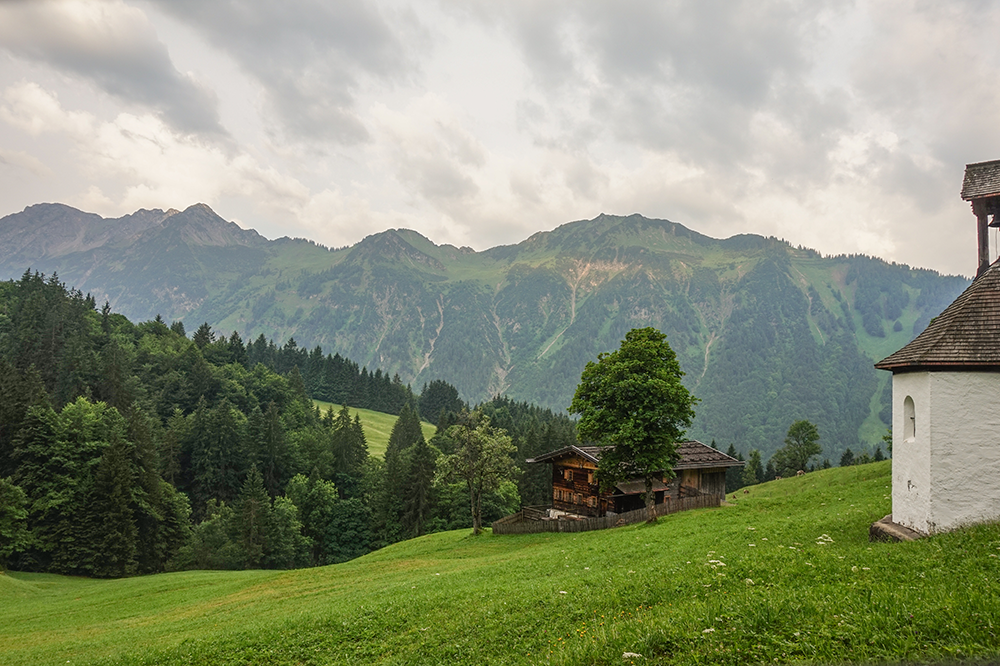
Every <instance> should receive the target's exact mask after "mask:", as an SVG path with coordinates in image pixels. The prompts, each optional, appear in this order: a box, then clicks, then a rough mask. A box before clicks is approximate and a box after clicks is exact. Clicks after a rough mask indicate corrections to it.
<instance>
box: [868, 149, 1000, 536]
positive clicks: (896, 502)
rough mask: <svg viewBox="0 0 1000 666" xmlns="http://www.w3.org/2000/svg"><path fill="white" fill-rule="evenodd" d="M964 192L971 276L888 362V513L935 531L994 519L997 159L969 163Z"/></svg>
mask: <svg viewBox="0 0 1000 666" xmlns="http://www.w3.org/2000/svg"><path fill="white" fill-rule="evenodd" d="M962 198H963V199H965V200H967V201H970V202H971V203H972V209H973V212H974V213H975V214H976V218H977V220H978V223H979V269H978V271H977V275H976V279H975V280H974V281H973V283H972V284H971V285H970V286H969V288H968V289H966V290H965V291H964V292H963V293H962V294H961V295H960V296H959V297H958V298H957V299H955V301H954V302H953V303H952V304H951V305H949V306H948V307H947V308H946V309H945V310H944V312H942V313H941V314H940V315H939V316H938V317H936V318H935V319H933V320H932V321H931V323H930V325H928V326H927V328H926V329H925V330H924V331H923V332H922V333H921V334H920V335H918V336H917V337H916V338H914V339H913V341H912V342H910V343H909V344H907V345H906V346H905V347H903V348H902V349H900V350H899V351H897V352H896V353H894V354H892V355H891V356H888V357H886V358H885V359H883V360H881V361H879V362H878V363H876V364H875V367H876V368H879V369H881V370H890V371H891V372H892V518H891V521H892V522H893V523H895V524H897V525H901V526H903V527H906V528H909V529H911V530H914V531H916V532H919V533H921V534H934V533H937V532H946V531H948V530H952V529H955V528H956V527H961V526H963V525H968V524H973V523H979V522H986V521H991V520H1000V409H997V407H998V406H1000V259H998V260H997V261H996V262H994V263H992V264H990V263H989V237H988V235H987V234H988V227H993V226H1000V160H997V161H993V162H983V163H979V164H970V165H968V167H966V173H965V182H964V184H963V187H962Z"/></svg>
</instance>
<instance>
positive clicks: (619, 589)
mask: <svg viewBox="0 0 1000 666" xmlns="http://www.w3.org/2000/svg"><path fill="white" fill-rule="evenodd" d="M888 486H889V463H888V462H886V463H876V464H874V465H867V466H863V467H851V468H846V469H832V470H827V471H823V472H816V473H814V474H809V475H806V476H804V477H800V478H794V479H785V480H783V481H777V482H773V483H771V484H766V485H764V486H758V487H755V488H753V489H751V491H750V493H749V494H748V495H744V494H742V493H740V494H739V495H738V496H737V500H736V503H735V504H734V505H732V506H729V507H724V508H721V509H713V510H704V511H695V512H689V513H686V514H678V515H674V516H671V517H669V518H667V519H662V520H661V521H660V522H659V523H658V524H657V525H654V526H646V525H638V526H631V527H626V528H619V529H615V530H607V531H604V532H591V533H585V534H576V535H572V534H565V535H561V534H544V535H523V536H508V537H502V536H492V535H487V536H483V537H480V538H478V539H474V538H472V537H470V536H468V533H467V532H449V533H444V534H436V535H430V536H427V537H422V538H419V539H415V540H412V541H407V542H403V543H400V544H396V545H394V546H391V547H389V548H386V549H383V550H381V551H378V552H375V553H372V554H370V555H367V556H365V557H363V558H360V559H358V560H355V561H353V562H348V563H346V564H342V565H336V566H331V567H325V568H321V569H306V570H300V571H292V572H261V571H257V572H216V573H208V572H187V573H173V574H165V575H158V576H149V577H145V578H136V579H130V580H117V581H95V580H85V579H75V578H62V577H58V576H49V575H29V574H12V575H10V576H8V577H0V617H3V618H4V625H5V630H4V632H3V633H2V634H0V662H2V663H4V664H11V665H14V664H35V663H66V662H67V661H69V662H71V663H73V664H81V663H116V664H154V663H155V664H160V663H169V664H181V663H199V664H263V663H268V664H327V663H338V664H339V663H343V664H355V663H384V664H403V663H405V664H421V663H427V664H438V663H446V662H447V663H463V664H486V663H489V664H508V663H509V664H528V663H555V664H582V663H588V664H621V663H629V662H628V661H623V660H622V654H623V653H624V652H627V651H628V652H637V653H641V654H643V655H645V657H646V659H645V660H635V663H687V664H696V663H697V664H705V663H719V664H735V663H762V662H765V661H766V662H773V661H774V660H777V661H780V662H787V661H802V660H805V661H814V662H824V663H836V662H845V661H852V662H860V661H901V660H933V659H947V660H953V659H956V658H963V657H972V656H975V657H990V656H992V657H996V656H997V655H1000V638H998V636H997V633H998V631H1000V582H998V579H1000V576H998V574H1000V559H998V558H997V555H998V554H1000V526H997V525H991V526H984V527H979V528H974V529H971V530H967V531H961V532H957V533H951V534H947V535H942V536H938V537H935V538H932V539H925V540H922V541H918V542H913V543H902V544H869V543H868V541H867V531H868V525H869V523H870V522H871V521H873V520H875V519H877V518H880V517H881V516H883V515H884V514H885V513H887V512H888V510H889V500H888V493H889V488H888ZM751 544H753V545H751ZM751 581H752V582H751Z"/></svg>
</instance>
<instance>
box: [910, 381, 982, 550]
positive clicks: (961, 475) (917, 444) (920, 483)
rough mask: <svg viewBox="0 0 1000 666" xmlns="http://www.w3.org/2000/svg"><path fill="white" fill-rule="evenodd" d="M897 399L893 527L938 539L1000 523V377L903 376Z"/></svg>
mask: <svg viewBox="0 0 1000 666" xmlns="http://www.w3.org/2000/svg"><path fill="white" fill-rule="evenodd" d="M892 393H893V396H892V403H893V424H892V432H893V443H892V516H893V521H894V522H896V523H898V524H900V525H905V526H906V527H909V528H911V529H915V530H917V531H919V532H923V533H925V534H933V533H935V532H944V531H947V530H951V529H955V528H956V527H960V526H962V525H966V524H971V523H977V522H983V521H987V520H995V519H998V518H1000V413H998V411H997V409H995V406H996V405H998V404H1000V373H992V372H967V371H961V372H907V373H897V374H894V375H893V391H892ZM907 396H910V397H911V398H912V399H913V403H914V416H915V433H914V437H913V438H912V439H911V440H907V439H906V438H905V437H904V436H903V433H904V432H905V431H906V428H905V423H904V422H903V420H904V410H903V401H904V400H905V399H906V397H907Z"/></svg>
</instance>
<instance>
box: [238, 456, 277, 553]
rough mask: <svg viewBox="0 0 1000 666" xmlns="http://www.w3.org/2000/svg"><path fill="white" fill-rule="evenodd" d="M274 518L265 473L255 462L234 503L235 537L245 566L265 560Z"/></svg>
mask: <svg viewBox="0 0 1000 666" xmlns="http://www.w3.org/2000/svg"><path fill="white" fill-rule="evenodd" d="M272 520H273V512H272V508H271V498H270V497H268V495H267V490H266V489H265V488H264V477H262V476H261V474H260V472H259V471H257V466H256V465H251V467H250V471H249V472H248V473H247V477H246V479H245V480H244V481H243V488H242V489H241V490H240V494H239V497H238V498H237V500H236V504H235V505H234V516H233V523H234V525H233V527H234V531H235V536H236V538H235V539H234V541H235V543H236V545H237V546H238V547H239V550H240V555H241V559H242V565H243V568H244V569H259V568H260V567H261V565H262V564H263V561H264V552H265V550H266V549H267V548H268V547H269V546H268V543H267V537H268V534H269V533H270V531H271V530H272V525H271V523H272Z"/></svg>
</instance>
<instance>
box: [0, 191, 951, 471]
mask: <svg viewBox="0 0 1000 666" xmlns="http://www.w3.org/2000/svg"><path fill="white" fill-rule="evenodd" d="M43 228H44V229H48V230H49V231H48V233H47V234H45V233H42V231H40V230H41V229H43ZM27 230H31V231H30V233H29V231H27ZM46 237H47V238H50V239H62V240H60V242H58V243H57V242H55V241H54V240H49V241H47V242H42V240H41V239H44V238H46ZM0 239H2V240H4V242H5V243H6V245H4V247H5V248H9V249H8V250H6V251H4V250H0V271H5V272H6V274H7V276H10V277H16V276H19V275H20V274H21V273H22V272H23V271H24V270H25V269H26V268H27V267H28V266H29V265H30V266H33V267H36V268H39V269H41V270H47V271H58V274H59V276H60V277H61V278H62V279H64V280H66V281H67V282H68V283H70V284H73V285H75V286H77V287H79V288H81V289H84V290H87V291H90V292H91V293H93V294H94V295H95V297H96V298H97V300H98V302H103V300H104V299H108V300H109V301H110V302H111V304H112V305H113V306H114V307H115V308H116V309H118V310H120V311H121V312H123V313H125V314H127V315H128V316H130V317H132V318H133V319H138V320H147V319H151V318H153V317H154V316H156V315H157V314H162V315H163V316H164V317H165V318H167V319H168V320H171V321H173V320H177V321H182V322H183V323H185V324H186V325H187V326H188V327H189V328H193V327H195V326H198V325H199V324H201V323H202V322H208V323H209V324H210V325H211V326H212V327H213V328H215V329H218V330H223V331H237V332H238V334H239V335H240V336H242V338H243V339H246V340H256V339H258V338H259V336H261V335H263V336H265V338H268V339H270V338H274V339H278V340H290V339H293V338H294V340H295V341H296V342H297V344H298V345H301V347H300V348H299V349H300V352H301V350H303V349H305V350H309V349H314V348H315V346H316V345H321V346H322V348H323V349H324V350H327V351H330V352H335V353H338V354H340V355H342V357H344V358H350V359H355V360H356V361H357V362H358V363H360V364H361V365H363V366H368V367H374V368H379V369H380V370H381V372H382V373H383V376H382V377H381V378H379V379H380V380H381V381H385V379H386V377H387V376H389V377H393V376H396V375H398V376H399V378H400V383H401V384H403V385H405V384H410V385H412V386H414V387H417V386H422V385H424V384H428V383H430V382H432V381H435V380H444V381H446V382H448V383H449V384H452V385H454V386H455V387H456V388H457V389H458V391H459V394H460V397H461V398H462V399H464V400H466V401H469V402H481V401H484V400H487V399H489V398H491V397H492V396H494V395H499V394H506V395H509V396H511V397H512V398H513V399H516V400H519V401H528V402H533V403H538V404H541V405H543V406H545V407H548V408H551V409H553V410H556V411H559V412H561V411H562V410H564V409H565V408H566V407H567V405H568V404H569V401H570V397H571V396H572V392H573V389H574V387H575V386H576V384H577V382H578V381H579V378H580V372H581V371H582V369H583V366H584V365H585V363H586V362H587V361H590V360H593V359H595V358H596V356H597V354H598V353H600V352H602V351H609V350H611V349H614V348H616V347H617V345H618V343H619V342H620V340H621V339H622V338H623V337H624V334H625V332H627V331H628V330H630V329H631V328H634V327H644V326H654V327H656V328H658V329H659V330H662V331H663V332H664V333H666V334H667V338H668V341H669V342H670V344H671V346H672V347H673V349H674V350H675V351H676V352H677V355H678V358H679V359H680V362H681V366H682V368H683V370H684V371H685V372H686V373H687V374H686V377H685V383H686V384H687V386H688V388H689V389H690V390H692V392H693V393H694V394H695V395H696V396H698V397H699V398H700V399H701V402H700V404H699V405H698V406H697V408H696V411H697V418H696V420H695V424H694V427H693V429H692V431H691V433H690V434H691V435H692V436H694V437H697V438H699V439H702V440H704V441H711V440H713V439H714V440H715V441H716V442H718V443H719V444H720V446H721V447H722V448H726V446H728V445H729V444H731V443H732V444H735V446H736V447H737V449H738V450H739V451H742V452H749V451H750V450H751V449H758V450H760V451H761V453H762V454H763V455H764V456H765V459H766V458H767V457H769V456H770V454H772V453H773V452H774V451H775V450H776V449H777V448H778V447H779V446H780V445H781V441H782V438H783V436H784V434H785V431H786V430H787V428H788V427H789V425H790V424H791V423H792V422H794V421H796V420H799V419H808V420H809V421H811V422H813V423H815V424H816V425H817V426H818V427H819V431H820V434H821V442H822V445H823V456H824V457H828V458H830V459H832V460H837V459H838V458H839V457H840V455H841V454H842V453H843V452H844V451H845V450H846V449H847V448H851V449H852V450H853V451H855V452H861V451H869V452H871V451H872V450H873V449H874V446H875V445H876V444H877V443H878V442H879V441H880V439H881V437H882V436H883V435H884V434H885V431H886V428H887V427H888V425H889V423H890V414H889V381H888V379H889V377H888V373H877V372H876V371H875V370H874V369H873V368H872V363H873V362H874V361H875V360H877V359H879V358H881V357H883V356H885V355H887V354H888V353H891V352H892V351H894V350H896V349H898V348H899V347H901V346H902V345H904V344H905V343H906V342H908V341H909V340H910V339H911V338H912V337H913V336H914V335H915V334H916V333H918V332H919V331H921V330H922V329H923V328H924V327H925V326H926V324H927V322H928V321H929V320H930V318H931V317H933V316H935V315H937V314H938V313H939V312H940V311H941V310H942V309H943V308H944V307H945V306H946V305H947V304H948V303H950V302H951V300H952V299H954V298H955V296H957V295H958V294H959V293H960V292H961V290H962V289H963V288H964V287H965V286H967V284H968V281H967V280H966V279H965V278H961V277H955V276H950V277H949V276H941V275H939V274H937V273H936V272H934V271H929V270H923V269H915V268H910V267H908V266H903V265H897V264H888V263H886V262H884V261H881V260H879V259H875V258H871V257H864V256H838V257H823V256H821V255H819V254H818V253H816V252H814V251H812V250H808V249H804V248H794V247H791V246H790V245H788V244H787V243H785V242H784V241H781V240H778V239H774V238H764V237H760V236H754V235H741V236H735V237H733V238H728V239H723V240H718V239H713V238H709V237H707V236H704V235H701V234H699V233H697V232H695V231H692V230H690V229H687V228H686V227H684V226H682V225H679V224H676V223H673V222H669V221H666V220H650V219H646V218H643V217H641V216H639V215H633V216H629V217H616V216H609V215H601V216H599V217H597V218H595V219H593V220H586V221H580V222H572V223H569V224H565V225H563V226H561V227H559V228H558V229H555V230H553V231H551V232H544V233H538V234H535V235H533V236H532V237H530V238H528V239H527V240H525V241H523V242H521V243H519V244H517V245H511V246H503V247H496V248H493V249H490V250H486V251H483V252H474V251H473V250H471V249H469V248H456V247H453V246H448V245H442V246H439V245H435V244H434V243H432V242H431V241H430V240H428V239H426V238H424V237H422V236H420V235H419V234H417V233H415V232H412V231H407V230H389V231H385V232H383V233H380V234H375V235H373V236H370V237H368V238H366V239H364V240H363V241H361V242H360V243H358V244H357V245H355V246H353V247H350V248H341V249H337V250H329V249H327V248H324V247H322V246H318V245H316V244H314V243H310V242H308V241H303V240H290V239H280V240H277V241H266V240H264V239H262V238H261V237H260V236H258V235H256V234H254V233H253V232H249V231H244V230H241V229H239V228H238V227H236V226H235V225H233V224H231V223H227V222H225V221H224V220H222V219H221V218H219V217H218V216H216V215H215V214H214V213H212V211H211V210H210V209H208V208H207V207H206V206H202V205H198V206H192V207H191V208H189V209H187V210H185V211H182V212H178V211H167V212H163V211H139V212H137V213H135V214H134V215H132V216H128V217H126V218H121V219H119V220H103V219H101V218H96V219H95V218H93V217H87V216H86V215H85V214H83V213H80V212H79V211H74V210H73V209H70V208H67V207H65V206H56V205H38V206H32V207H30V208H28V209H26V210H25V211H24V212H22V213H18V214H15V215H9V216H7V217H5V218H3V219H2V220H0ZM306 353H311V352H306ZM386 373H388V374H387V375H386ZM306 381H307V384H309V385H310V388H314V387H315V383H314V382H315V377H312V378H310V377H306ZM390 381H391V380H390ZM323 395H327V394H319V395H318V396H317V397H322V396H323ZM326 399H331V400H339V399H341V398H338V397H336V396H331V397H328V398H326Z"/></svg>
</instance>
